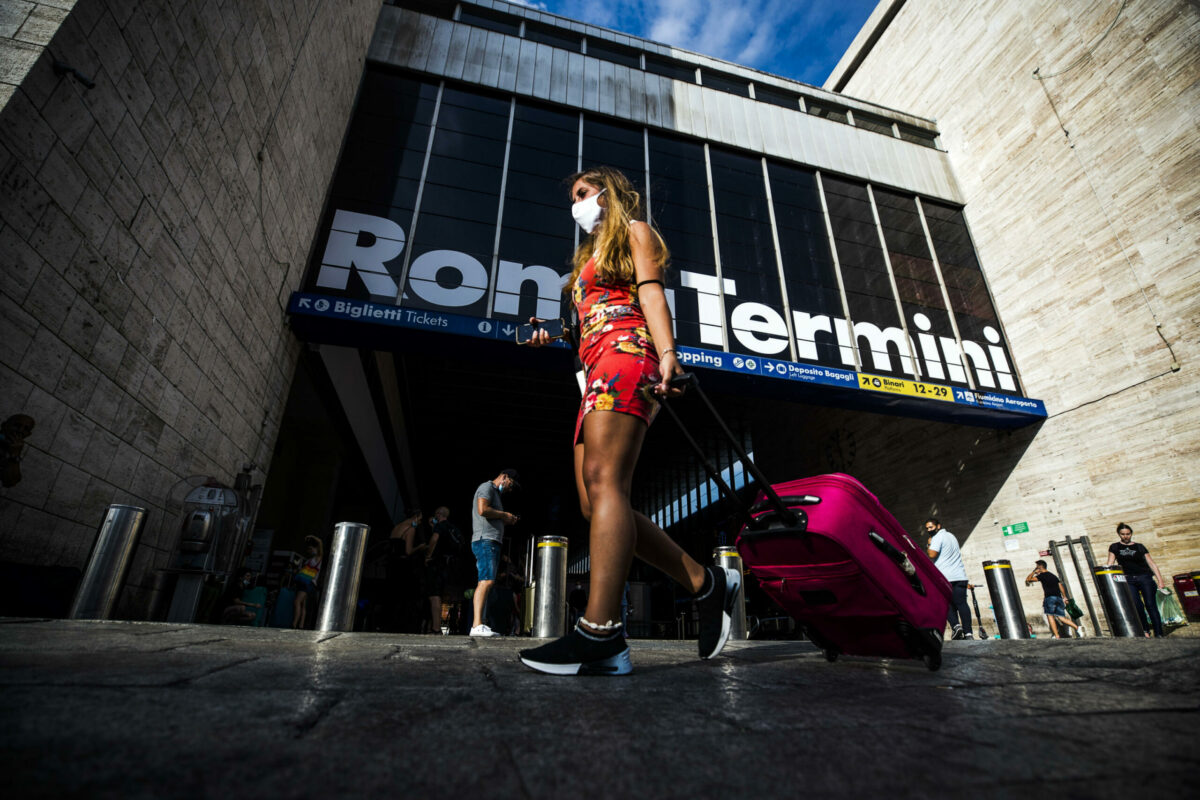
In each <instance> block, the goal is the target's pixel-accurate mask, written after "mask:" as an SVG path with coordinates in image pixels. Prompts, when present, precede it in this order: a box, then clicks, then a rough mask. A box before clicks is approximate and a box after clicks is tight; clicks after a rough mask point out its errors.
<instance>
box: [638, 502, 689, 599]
mask: <svg viewBox="0 0 1200 800" xmlns="http://www.w3.org/2000/svg"><path fill="white" fill-rule="evenodd" d="M633 518H634V521H635V523H636V524H637V547H636V548H635V549H634V551H633V552H634V555H636V556H637V557H638V558H640V559H641V560H642V561H645V562H646V563H647V564H649V565H651V566H653V567H657V568H658V569H660V570H662V571H663V572H665V573H666V574H667V575H669V576H671V578H673V579H674V580H675V582H676V583H678V584H679V585H680V586H682V587H683V588H684V589H687V591H688V592H689V593H691V594H695V593H696V592H698V591H700V589H701V588H702V587H703V586H704V567H702V566H700V564H699V563H698V562H697V561H696V560H695V559H694V558H692V557H691V556H689V555H688V554H687V553H685V552H684V550H683V548H682V547H680V546H679V545H678V544H676V543H675V540H674V539H672V538H671V537H670V536H668V535H667V533H666V531H664V530H663V529H662V528H660V527H658V526H657V525H655V524H654V523H653V522H651V521H650V518H649V517H647V516H646V515H645V514H643V513H642V512H640V511H634V512H633Z"/></svg>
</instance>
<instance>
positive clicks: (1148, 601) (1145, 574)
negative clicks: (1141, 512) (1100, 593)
mask: <svg viewBox="0 0 1200 800" xmlns="http://www.w3.org/2000/svg"><path fill="white" fill-rule="evenodd" d="M1117 536H1118V537H1119V538H1120V540H1121V541H1119V542H1113V543H1112V544H1111V545H1109V547H1108V566H1110V567H1111V566H1112V565H1113V564H1116V563H1119V564H1120V565H1121V569H1122V570H1124V571H1125V581H1126V582H1127V583H1128V584H1129V588H1130V589H1132V590H1133V606H1134V608H1136V609H1137V614H1138V619H1139V620H1141V621H1142V630H1143V631H1145V633H1146V638H1150V628H1149V627H1147V626H1146V617H1147V615H1149V617H1150V624H1151V625H1152V626H1153V627H1154V635H1155V636H1158V637H1162V635H1163V626H1162V617H1160V616H1159V614H1158V603H1157V602H1156V601H1155V597H1154V595H1155V593H1156V592H1157V591H1158V587H1159V586H1165V585H1166V584H1165V583H1163V576H1162V573H1161V572H1159V571H1158V564H1155V563H1154V559H1153V558H1151V557H1150V551H1149V550H1147V549H1146V546H1145V545H1143V544H1140V543H1138V542H1135V541H1133V528H1131V527H1129V526H1128V525H1126V524H1125V523H1124V522H1122V523H1121V524H1119V525H1117ZM1152 573H1153V574H1152ZM1156 577H1157V578H1158V583H1157V584H1155V583H1154V579H1155V578H1156Z"/></svg>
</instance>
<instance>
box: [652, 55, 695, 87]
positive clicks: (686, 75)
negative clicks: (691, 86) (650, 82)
mask: <svg viewBox="0 0 1200 800" xmlns="http://www.w3.org/2000/svg"><path fill="white" fill-rule="evenodd" d="M646 72H652V73H654V74H655V75H662V76H663V77H665V78H674V79H675V80H677V81H684V82H686V83H695V82H696V68H695V67H694V66H692V65H690V64H685V63H683V62H681V61H673V60H671V59H668V58H662V57H660V56H652V55H650V54H646Z"/></svg>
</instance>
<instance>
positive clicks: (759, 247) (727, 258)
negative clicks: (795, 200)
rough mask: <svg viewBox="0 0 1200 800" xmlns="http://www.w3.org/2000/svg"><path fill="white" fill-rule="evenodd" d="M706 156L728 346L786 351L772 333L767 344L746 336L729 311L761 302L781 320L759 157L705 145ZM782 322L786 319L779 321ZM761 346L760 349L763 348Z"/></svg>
mask: <svg viewBox="0 0 1200 800" xmlns="http://www.w3.org/2000/svg"><path fill="white" fill-rule="evenodd" d="M709 154H710V156H711V159H712V180H713V200H714V202H715V203H716V211H717V240H718V243H719V244H720V248H721V274H722V276H723V277H724V278H725V279H726V280H727V281H734V282H735V288H736V291H737V295H736V299H735V298H734V297H733V296H730V295H728V294H727V295H726V299H725V310H726V313H727V314H729V315H730V319H729V330H730V333H731V336H730V342H729V346H730V349H731V350H732V351H734V352H740V353H753V354H759V355H783V356H786V355H789V354H788V352H787V350H786V342H787V335H786V329H785V333H784V336H783V344H784V347H783V348H782V349H780V348H779V345H778V344H777V342H778V337H769V338H770V341H771V344H767V345H761V344H759V345H756V344H755V341H756V339H757V340H758V341H760V342H761V340H762V339H764V338H768V337H766V336H762V335H760V336H757V337H754V336H751V335H750V334H749V333H747V332H746V331H744V330H743V331H742V332H741V335H740V336H739V328H742V327H744V326H741V325H739V324H738V319H737V318H736V316H735V315H734V310H735V308H736V307H737V306H738V305H739V304H740V303H745V302H754V303H761V304H763V305H766V306H769V307H770V308H772V309H775V310H776V311H777V312H779V313H778V317H779V319H780V320H782V312H781V311H780V310H781V309H782V308H783V295H782V289H781V288H780V285H779V268H778V265H777V264H776V260H775V243H774V238H773V237H772V235H771V217H770V210H769V208H768V207H767V192H766V185H765V184H764V183H763V174H762V162H761V161H760V160H759V159H757V158H752V157H750V156H745V155H742V154H740V153H733V152H730V151H726V150H721V149H719V148H715V147H710V148H709ZM784 325H785V326H786V322H784ZM764 348H765V349H764Z"/></svg>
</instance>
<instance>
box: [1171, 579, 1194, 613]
mask: <svg viewBox="0 0 1200 800" xmlns="http://www.w3.org/2000/svg"><path fill="white" fill-rule="evenodd" d="M1171 580H1172V581H1173V582H1174V583H1175V596H1176V597H1178V598H1179V604H1180V605H1181V606H1183V613H1184V614H1186V615H1187V618H1188V621H1189V622H1197V621H1200V569H1194V570H1191V571H1189V572H1182V573H1180V574H1178V575H1172V576H1171Z"/></svg>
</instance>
